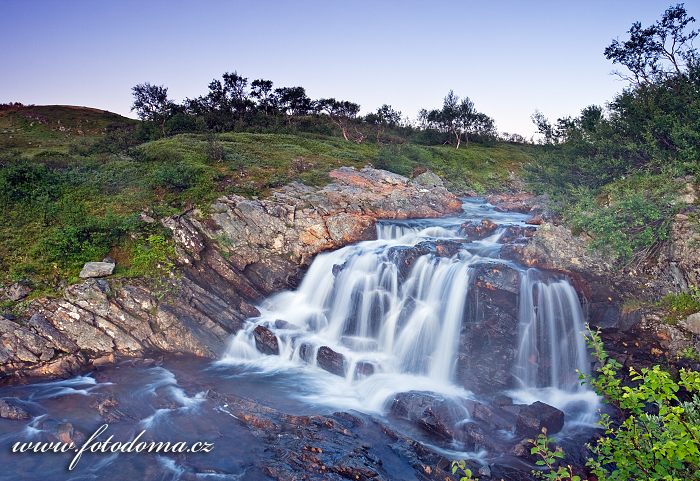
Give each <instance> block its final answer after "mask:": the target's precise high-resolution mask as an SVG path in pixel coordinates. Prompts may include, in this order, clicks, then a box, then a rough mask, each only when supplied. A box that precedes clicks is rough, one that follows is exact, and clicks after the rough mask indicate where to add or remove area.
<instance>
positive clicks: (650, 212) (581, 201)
mask: <svg viewBox="0 0 700 481" xmlns="http://www.w3.org/2000/svg"><path fill="white" fill-rule="evenodd" d="M676 191H677V185H676V183H675V182H674V181H673V180H672V179H668V177H667V176H663V175H646V174H640V175H635V176H632V177H628V178H625V179H621V180H619V181H615V182H611V183H609V184H607V185H605V186H603V187H601V188H600V189H597V190H594V189H590V188H584V187H581V188H578V189H572V190H571V191H568V192H566V194H565V195H567V196H568V197H567V198H566V201H565V202H563V203H562V205H564V206H566V207H565V208H564V209H562V210H563V212H562V215H563V217H564V220H565V221H567V222H568V223H569V224H570V225H571V227H572V229H573V230H574V232H586V233H587V234H589V235H590V236H591V237H592V241H591V247H592V248H594V249H598V250H599V251H601V252H603V253H604V254H607V255H608V256H610V257H611V258H612V259H616V260H618V261H620V262H629V261H631V260H633V258H634V257H635V255H637V256H641V255H644V254H645V253H646V252H647V251H648V250H650V249H652V248H653V247H654V246H655V245H656V244H657V243H658V242H660V241H663V240H665V239H666V238H667V236H668V231H669V227H670V219H671V218H672V214H674V212H675V210H676V208H677V207H676V205H675V196H676ZM559 198H561V195H560V196H559Z"/></svg>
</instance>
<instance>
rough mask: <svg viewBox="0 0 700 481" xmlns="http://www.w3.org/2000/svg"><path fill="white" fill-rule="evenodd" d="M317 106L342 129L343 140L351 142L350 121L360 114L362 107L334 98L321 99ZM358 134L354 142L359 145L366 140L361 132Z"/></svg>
mask: <svg viewBox="0 0 700 481" xmlns="http://www.w3.org/2000/svg"><path fill="white" fill-rule="evenodd" d="M317 106H318V108H319V110H321V111H323V112H325V113H326V114H327V115H328V116H329V117H330V119H331V120H332V121H333V122H334V123H335V124H336V125H337V126H338V127H340V130H341V132H342V133H343V138H344V139H345V140H347V141H350V134H349V127H350V121H351V120H352V119H354V118H355V117H356V116H357V114H358V113H359V112H360V106H359V105H358V104H356V103H353V102H349V101H347V100H336V99H334V98H329V99H320V100H319V101H318V102H317ZM357 133H358V137H357V138H355V139H353V140H354V141H355V142H357V143H358V144H359V143H361V142H362V141H363V140H364V135H363V134H362V133H360V132H357Z"/></svg>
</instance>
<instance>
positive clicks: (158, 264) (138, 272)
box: [129, 234, 175, 277]
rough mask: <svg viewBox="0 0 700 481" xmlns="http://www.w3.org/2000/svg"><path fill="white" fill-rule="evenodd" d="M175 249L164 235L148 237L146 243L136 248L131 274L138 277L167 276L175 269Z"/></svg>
mask: <svg viewBox="0 0 700 481" xmlns="http://www.w3.org/2000/svg"><path fill="white" fill-rule="evenodd" d="M174 258H175V248H174V247H173V245H172V243H171V242H170V241H169V240H168V239H167V238H166V237H165V236H163V235H158V234H153V235H150V236H148V238H147V239H146V242H145V243H141V244H138V245H136V246H135V247H134V251H133V254H132V257H131V266H130V269H129V274H130V275H133V276H138V277H155V276H159V275H166V274H169V273H170V272H172V270H173V269H174V268H175V264H174V263H173V259H174Z"/></svg>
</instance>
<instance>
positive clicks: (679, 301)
mask: <svg viewBox="0 0 700 481" xmlns="http://www.w3.org/2000/svg"><path fill="white" fill-rule="evenodd" d="M659 305H660V306H661V307H663V308H665V309H666V310H667V312H668V318H667V321H668V322H669V323H671V324H675V323H677V322H678V321H680V320H681V319H685V318H686V317H688V316H689V315H691V314H694V313H696V312H700V288H698V287H696V286H691V287H690V290H689V291H688V292H679V293H677V294H668V295H666V296H664V297H663V298H662V299H661V301H660V302H659Z"/></svg>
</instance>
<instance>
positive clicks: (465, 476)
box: [452, 459, 479, 481]
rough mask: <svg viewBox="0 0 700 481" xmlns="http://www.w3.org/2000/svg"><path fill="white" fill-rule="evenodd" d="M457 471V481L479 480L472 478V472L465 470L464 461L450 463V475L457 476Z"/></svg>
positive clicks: (465, 464)
mask: <svg viewBox="0 0 700 481" xmlns="http://www.w3.org/2000/svg"><path fill="white" fill-rule="evenodd" d="M457 471H461V474H459V481H479V478H472V470H471V469H468V468H467V463H466V461H464V460H463V459H462V460H459V461H452V474H457Z"/></svg>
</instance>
